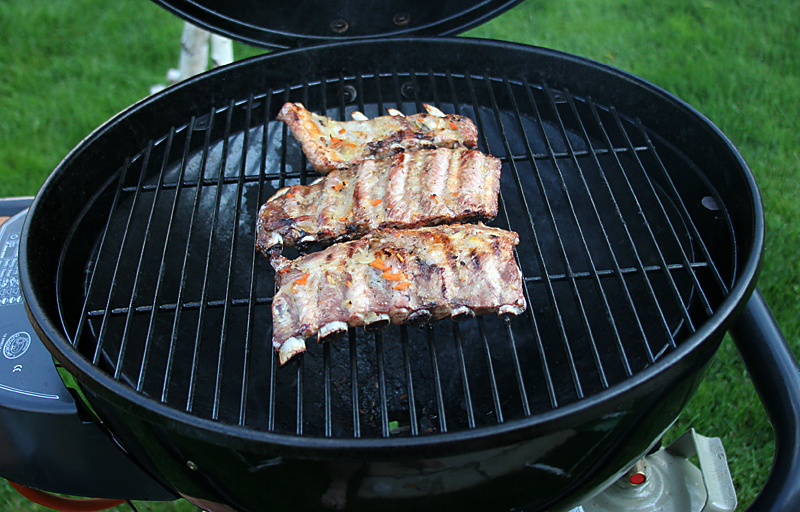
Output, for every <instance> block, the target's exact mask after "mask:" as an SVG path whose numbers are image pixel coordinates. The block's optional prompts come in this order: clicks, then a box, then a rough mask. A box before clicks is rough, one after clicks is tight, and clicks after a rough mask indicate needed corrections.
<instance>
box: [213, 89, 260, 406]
mask: <svg viewBox="0 0 800 512" xmlns="http://www.w3.org/2000/svg"><path fill="white" fill-rule="evenodd" d="M230 112H231V113H232V112H233V105H231V107H230ZM252 115H253V102H252V97H251V98H250V101H248V102H247V108H246V110H245V126H250V122H251V119H252ZM229 136H230V134H229V133H226V137H225V139H226V140H227V139H228V138H229ZM242 137H243V140H242V147H243V148H245V149H244V150H243V151H242V160H241V164H240V165H239V179H238V183H237V185H236V197H237V198H240V197H242V196H243V195H244V194H243V192H244V176H245V172H246V170H247V150H246V148H247V147H248V145H249V143H250V130H244V131H243V133H242ZM226 154H227V153H226ZM223 162H224V160H223ZM222 175H223V176H224V171H223V172H222ZM222 187H223V185H220V190H221V189H222ZM219 196H222V194H221V193H220V194H219ZM241 213H242V208H240V207H239V205H238V204H237V207H236V208H235V209H234V213H233V226H238V225H239V219H240V217H241ZM238 242H239V230H238V229H235V228H234V229H233V230H232V236H231V241H230V245H229V250H228V269H227V278H226V285H225V298H224V300H223V302H224V304H223V310H222V326H223V327H222V329H221V330H220V336H219V348H218V349H217V368H216V376H215V381H214V395H213V403H212V409H211V417H212V419H215V420H216V419H219V409H220V400H221V395H222V375H223V366H224V364H225V351H226V348H227V345H228V330H227V329H226V328H225V326H227V325H228V318H229V314H230V301H231V295H232V293H233V292H232V288H233V275H234V267H235V255H236V247H237V245H238ZM209 247H211V244H210V243H209ZM253 257H255V252H254V253H253ZM254 278H255V276H252V277H251V279H254ZM239 415H241V412H240V413H239Z"/></svg>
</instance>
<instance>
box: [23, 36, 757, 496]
mask: <svg viewBox="0 0 800 512" xmlns="http://www.w3.org/2000/svg"><path fill="white" fill-rule="evenodd" d="M423 57H424V58H423ZM284 101H302V102H303V103H304V104H306V106H307V107H309V108H310V109H311V110H316V111H323V112H326V113H328V114H329V115H331V116H333V117H338V118H342V119H345V118H347V116H348V115H349V112H352V111H353V110H359V111H362V112H365V113H367V114H368V115H369V116H374V115H378V114H379V113H381V112H382V111H383V109H385V108H387V107H391V108H398V109H399V110H401V111H404V112H407V113H411V112H417V111H420V110H421V104H422V103H423V102H428V103H432V104H435V105H437V106H439V107H440V108H441V109H442V110H444V111H445V112H457V113H460V114H462V115H467V116H469V117H471V118H473V119H474V120H475V121H476V124H477V125H478V128H479V131H480V133H481V134H482V138H481V142H480V145H481V147H480V149H482V150H483V151H485V152H488V153H491V154H493V155H494V156H497V157H498V158H500V159H501V160H502V161H503V170H502V172H503V178H502V184H501V208H500V214H499V215H498V218H497V219H496V220H495V221H494V222H493V225H497V226H500V227H505V228H509V229H513V230H515V231H517V232H518V233H520V236H521V239H523V240H524V242H523V243H521V244H520V246H519V249H518V251H517V256H518V258H519V263H520V266H521V268H522V270H523V273H524V276H525V284H526V292H527V295H526V298H527V299H528V303H529V309H528V311H527V312H526V314H525V315H521V316H520V317H517V318H515V319H513V320H511V321H501V320H499V319H497V318H488V317H487V318H479V319H474V320H470V321H468V322H465V323H451V322H449V321H448V322H439V323H436V324H434V325H431V326H428V327H424V328H405V327H402V328H398V327H392V328H390V329H387V330H386V331H382V332H380V333H377V334H369V335H367V334H365V333H363V332H360V331H358V332H357V331H355V330H351V332H350V334H349V337H347V338H345V339H343V340H340V341H338V342H334V343H332V344H324V345H313V344H311V343H310V345H312V346H310V347H309V352H308V353H307V354H305V355H304V356H303V357H301V358H298V359H297V360H295V361H293V362H291V363H290V364H288V365H286V366H284V367H278V365H277V361H276V357H275V356H274V354H273V352H272V350H271V348H270V346H269V345H270V344H269V335H270V330H269V328H270V321H271V316H270V301H271V296H272V292H273V289H274V282H273V280H272V274H271V272H272V271H271V269H270V268H269V265H268V264H267V262H266V260H264V259H263V258H261V257H259V256H257V255H256V254H255V252H254V249H253V244H254V241H255V237H254V226H255V214H256V212H257V209H258V206H259V205H260V204H261V203H262V202H263V201H265V200H266V199H267V198H268V197H269V196H270V195H271V194H272V193H273V192H274V191H275V190H277V189H278V188H280V187H282V186H285V185H290V184H293V183H307V182H310V181H311V180H313V179H314V174H313V172H312V171H311V170H310V169H309V168H308V166H307V164H306V162H305V160H304V159H303V157H302V155H301V153H300V151H299V147H298V146H297V144H295V143H294V142H293V141H292V140H290V138H289V139H287V134H286V130H285V128H284V127H282V126H280V125H279V124H278V123H277V122H275V121H274V117H275V114H276V113H277V110H278V109H279V108H280V106H281V105H282V104H283V102H284ZM66 199H68V200H66ZM83 205H87V206H85V207H84V206H83ZM31 212H32V213H31V214H30V215H29V216H28V219H27V220H26V225H25V231H24V233H23V236H24V239H25V243H24V244H23V247H22V258H21V272H22V274H23V283H24V285H25V288H24V291H25V298H26V305H27V306H28V308H29V311H30V314H31V316H32V318H33V319H34V320H35V322H34V324H35V327H36V328H37V332H38V333H39V334H40V337H42V339H43V340H44V342H45V343H46V344H47V345H48V347H49V348H50V350H51V351H52V352H53V353H54V355H55V357H56V358H57V359H58V360H59V361H60V362H61V364H62V365H64V367H65V368H67V369H68V370H69V371H70V372H71V373H73V374H74V375H75V377H76V378H77V380H78V381H79V382H80V384H81V386H82V387H83V388H84V392H85V394H86V396H87V397H88V402H89V403H90V404H91V406H92V408H93V409H94V410H95V411H96V412H97V414H98V416H99V418H100V419H102V421H103V424H104V425H105V427H106V428H108V429H109V431H110V432H112V433H113V434H114V435H115V436H116V437H117V438H118V439H119V440H120V441H121V443H122V444H123V445H125V446H126V447H127V448H128V450H129V451H130V452H131V454H132V455H133V456H134V457H135V458H137V459H138V460H139V461H140V462H141V463H142V464H143V465H145V466H147V467H149V468H150V469H151V470H152V471H153V472H154V473H155V474H157V475H160V478H161V479H162V480H163V481H164V482H165V483H166V484H167V485H168V486H169V487H171V488H173V489H175V490H176V492H179V493H181V494H183V495H187V496H190V497H193V498H197V499H203V500H208V501H211V502H216V503H225V504H228V505H230V506H232V507H234V508H235V509H236V510H241V511H250V510H252V511H256V510H282V509H289V508H291V509H309V510H313V509H316V508H319V507H320V506H321V504H323V503H325V502H326V500H334V501H335V500H336V499H345V500H346V502H347V506H348V508H349V509H350V508H352V509H354V510H355V509H363V510H370V509H378V508H380V509H382V510H386V509H389V508H395V507H400V508H404V509H405V508H408V507H414V508H419V509H426V508H431V509H432V508H441V507H442V506H445V505H446V504H449V505H455V504H458V505H462V506H464V507H465V508H467V506H468V508H477V509H481V510H488V509H492V508H496V509H498V510H503V509H507V508H509V507H517V506H524V507H527V508H528V509H530V510H544V509H546V508H554V507H556V506H566V505H567V504H568V503H570V502H572V501H575V500H579V499H580V498H581V497H583V496H585V495H586V494H587V493H589V492H592V491H593V490H596V489H598V488H599V487H600V486H601V485H602V484H603V483H604V482H606V481H608V480H609V479H613V478H614V477H615V476H618V475H619V474H620V473H621V472H622V471H624V470H625V469H627V467H629V466H630V464H632V463H633V461H635V460H636V459H638V458H639V457H641V456H642V455H643V454H644V453H646V452H647V451H648V450H649V449H651V448H652V447H653V446H654V444H655V443H656V442H657V440H658V439H659V438H660V436H661V434H662V433H663V432H664V431H665V430H666V429H667V428H668V427H669V425H670V424H671V423H672V422H673V421H674V419H675V418H676V417H677V416H678V414H679V412H680V410H681V409H682V408H683V406H684V405H685V403H686V402H687V401H688V399H689V397H690V396H691V394H692V393H693V391H694V390H695V388H696V386H697V384H698V382H699V380H700V378H701V377H702V373H703V369H704V368H705V366H706V364H707V362H708V360H709V358H710V357H711V355H712V354H713V353H714V351H715V350H716V348H717V346H718V344H719V342H720V340H721V337H722V333H723V332H724V331H725V329H726V328H727V327H728V325H729V323H730V321H731V319H732V318H733V315H734V314H735V313H736V312H737V310H738V309H739V308H740V307H742V304H743V303H744V300H745V299H746V298H747V297H748V296H749V294H750V293H751V292H752V289H753V285H754V281H753V280H754V277H755V275H756V272H757V268H758V262H759V256H760V251H761V243H762V237H763V234H762V230H763V222H762V219H761V207H760V202H759V198H758V194H757V191H756V189H755V185H754V183H753V180H752V177H751V175H750V173H749V171H748V169H747V167H746V166H745V164H744V163H743V161H742V160H741V158H740V157H739V155H738V153H737V152H736V150H735V149H734V148H733V147H732V146H731V145H730V143H729V142H728V141H727V140H726V139H725V137H724V136H723V135H722V134H721V133H720V132H719V131H718V130H717V129H716V128H715V127H714V126H713V125H711V123H709V122H708V121H707V120H705V119H704V118H703V117H702V116H701V115H700V114H698V113H697V112H695V111H694V110H693V109H691V108H690V107H688V106H687V105H685V104H684V103H682V102H681V101H679V100H677V99H675V98H674V97H672V96H671V95H669V94H667V93H665V92H663V91H661V90H659V89H657V88H656V87H654V86H652V85H650V84H647V83H646V82H643V81H642V80H640V79H637V78H635V77H632V76H630V75H627V74H624V73H622V72H619V71H617V70H614V69H611V68H608V67H605V66H602V65H599V64H596V63H592V62H589V61H586V60H583V59H580V58H576V57H572V56H568V55H565V54H561V53H558V52H553V51H548V50H541V49H536V48H531V47H524V46H519V45H512V44H506V43H495V42H487V41H472V40H465V39H459V40H449V39H436V40H427V39H407V40H396V39H393V40H378V41H370V42H369V43H343V44H336V45H328V46H318V47H314V48H310V49H306V50H293V51H287V52H282V53H279V54H274V55H271V56H266V57H259V58H255V59H251V60H248V61H243V62H240V63H237V64H234V65H232V66H229V67H226V68H224V69H220V70H217V71H214V72H211V73H209V74H206V75H204V76H202V77H199V78H196V79H192V80H190V81H188V82H186V83H183V84H181V85H178V86H176V87H174V88H172V89H170V90H168V91H166V92H164V93H162V94H159V95H156V96H154V97H152V98H149V99H147V100H144V101H143V102H141V103H139V104H137V105H135V106H133V107H132V108H131V109H129V110H128V111H126V112H124V113H122V114H121V115H120V116H118V117H117V118H115V119H113V120H111V121H110V122H109V123H108V124H106V125H104V126H103V127H101V128H99V129H98V130H97V131H96V132H95V133H94V134H93V135H92V136H90V137H89V138H87V140H86V141H85V142H84V143H83V144H82V145H81V146H79V147H78V148H76V150H75V151H74V152H73V153H71V154H70V155H69V156H68V157H67V158H66V159H65V161H64V162H63V163H62V164H61V165H60V166H59V168H58V169H57V170H56V171H55V172H54V173H53V175H52V176H51V177H50V178H49V180H48V182H47V183H46V184H45V186H44V187H43V189H42V191H41V192H40V194H39V195H38V196H37V198H36V200H35V201H34V204H33V206H32V209H31ZM34 242H35V243H34ZM43 242H44V243H43ZM33 269H36V270H35V271H34V270H33ZM336 496H339V498H336ZM342 496H343V498H342ZM328 504H330V503H328ZM336 504H337V503H336V502H335V503H334V505H336Z"/></svg>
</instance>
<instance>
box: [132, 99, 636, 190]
mask: <svg viewBox="0 0 800 512" xmlns="http://www.w3.org/2000/svg"><path fill="white" fill-rule="evenodd" d="M433 103H434V105H436V106H438V105H437V103H436V102H435V101H434V102H433ZM362 108H363V107H362ZM456 110H459V109H456ZM343 112H344V111H343ZM456 113H458V112H456ZM342 120H343V121H344V120H347V119H342ZM633 151H634V152H648V151H650V149H649V148H648V147H647V146H635V147H634V148H633ZM593 153H594V154H597V155H600V156H603V155H607V154H610V153H618V154H627V153H631V149H629V148H612V149H605V148H597V149H596V150H595V151H594V152H592V151H587V150H582V149H574V150H573V151H571V152H566V151H553V152H552V153H541V152H535V153H533V154H522V153H514V152H512V153H509V154H508V155H503V156H501V157H498V158H500V160H502V161H504V162H508V161H510V160H515V161H525V162H527V161H530V160H531V159H534V160H546V161H549V160H551V159H553V158H555V159H572V157H573V155H574V156H578V157H581V156H591V155H592V154H593ZM307 174H308V173H307V172H302V171H292V172H289V171H285V170H284V171H278V172H273V173H265V175H264V178H265V179H267V180H279V179H281V178H283V179H284V180H286V179H300V178H302V177H303V176H306V175H307ZM259 180H260V177H259V176H245V177H244V182H245V183H247V184H256V183H258V181H259ZM238 182H239V177H238V176H237V177H232V176H226V177H224V178H223V179H222V181H221V183H222V184H223V185H234V184H236V183H238ZM217 183H220V181H219V180H218V179H216V178H201V179H183V180H182V181H181V182H180V183H179V182H178V181H177V180H175V181H172V182H166V183H163V184H161V185H158V184H145V185H143V186H142V188H141V190H142V192H151V191H154V190H156V189H157V188H162V189H164V190H171V189H177V188H193V187H208V186H215V185H216V184H217ZM136 188H137V187H136V186H134V185H131V186H126V187H123V188H122V192H124V193H128V194H130V193H134V192H135V191H136Z"/></svg>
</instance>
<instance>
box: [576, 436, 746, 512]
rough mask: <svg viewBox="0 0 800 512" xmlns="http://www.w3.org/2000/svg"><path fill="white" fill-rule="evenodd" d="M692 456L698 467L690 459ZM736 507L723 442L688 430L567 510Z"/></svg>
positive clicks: (660, 511)
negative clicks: (588, 498) (602, 488)
mask: <svg viewBox="0 0 800 512" xmlns="http://www.w3.org/2000/svg"><path fill="white" fill-rule="evenodd" d="M695 456H696V457H697V462H698V463H699V465H700V468H699V469H698V467H697V466H695V465H694V464H693V463H692V462H690V460H689V459H691V458H692V457H695ZM736 505H737V500H736V492H735V490H734V488H733V481H732V479H731V475H730V471H729V469H728V461H727V457H726V456H725V450H724V448H723V447H722V441H721V440H720V439H719V438H717V437H714V438H709V437H704V436H701V435H699V434H697V433H696V432H695V431H694V429H690V430H688V431H687V432H685V433H684V434H683V435H681V436H680V437H679V438H678V439H676V440H675V441H674V442H673V443H671V444H670V445H669V446H667V447H666V448H662V449H660V450H658V451H657V452H656V453H654V454H652V455H648V456H647V457H645V458H643V459H641V460H639V461H638V462H636V464H634V466H633V467H632V468H631V469H630V470H629V471H628V472H627V473H626V474H625V475H624V476H622V477H621V478H619V479H618V480H617V481H616V482H614V483H613V484H612V485H610V486H608V487H607V488H606V489H605V490H603V491H602V492H601V493H600V494H598V495H596V496H594V497H593V498H591V499H590V500H589V501H587V502H586V503H584V504H582V505H581V506H579V507H577V508H573V509H572V510H570V511H569V512H628V511H630V512H634V511H636V512H733V510H735V509H736Z"/></svg>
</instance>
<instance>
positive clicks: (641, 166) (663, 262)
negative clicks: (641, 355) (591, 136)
mask: <svg viewBox="0 0 800 512" xmlns="http://www.w3.org/2000/svg"><path fill="white" fill-rule="evenodd" d="M611 113H612V114H613V115H614V122H615V123H616V125H617V128H618V130H619V131H620V132H621V133H622V135H623V136H624V138H625V141H626V143H627V144H628V147H631V146H632V143H631V139H630V136H629V134H628V130H626V129H625V126H624V125H623V124H622V120H621V119H620V117H619V112H617V110H616V109H615V108H613V107H612V109H611ZM634 157H635V160H636V163H637V165H638V170H639V171H640V172H641V175H642V176H643V177H644V179H645V181H646V183H647V185H648V187H649V192H650V193H651V195H652V196H653V197H655V200H656V203H657V204H658V205H659V209H660V213H661V217H662V218H663V219H664V220H665V221H666V224H667V225H668V226H669V229H670V234H671V235H672V238H673V240H674V242H675V244H676V246H677V247H678V249H679V250H680V251H681V256H682V260H683V265H684V267H685V268H686V269H687V270H689V272H688V273H689V276H690V277H691V278H692V281H693V283H694V285H695V289H696V290H698V292H699V294H700V296H701V298H702V301H703V308H704V309H705V311H706V314H707V315H708V316H711V315H712V314H713V311H712V310H711V305H710V303H709V302H708V298H707V297H706V295H705V293H704V292H703V288H702V286H700V283H699V281H698V280H697V276H696V275H695V274H694V272H691V267H690V265H689V259H688V258H687V257H686V252H685V251H684V250H683V246H682V245H681V243H680V240H679V239H678V235H677V233H676V232H675V226H674V224H673V222H672V220H671V219H670V218H669V215H667V212H666V210H665V209H664V204H663V202H662V201H661V199H660V198H659V197H658V194H657V193H656V190H655V187H654V186H653V182H652V180H651V178H650V176H649V175H648V173H647V170H646V168H645V165H644V163H643V162H642V160H641V158H639V155H638V154H634ZM634 197H635V198H636V201H637V203H638V201H639V199H638V197H636V195H635V194H634ZM640 211H641V212H642V217H641V218H642V223H643V225H644V226H645V227H646V228H647V231H648V234H649V235H650V237H651V239H652V240H653V242H654V243H655V244H656V252H657V254H658V257H659V261H660V262H661V265H662V266H663V267H664V268H665V269H666V267H667V262H666V260H665V258H664V252H663V250H662V245H661V244H658V242H657V241H656V237H655V234H653V230H652V227H651V225H650V222H648V220H647V217H646V216H645V213H644V210H643V209H641V208H640ZM664 275H665V276H666V277H667V280H668V281H669V284H670V291H671V292H672V294H673V296H674V297H675V300H676V303H677V304H678V305H679V306H680V309H681V314H682V315H683V317H684V320H686V322H687V323H688V324H689V325H690V327H691V329H692V330H693V331H694V330H695V327H694V325H693V322H692V319H691V315H690V314H689V311H688V309H687V308H686V305H685V304H684V302H683V300H682V299H681V295H680V291H679V290H678V286H677V284H676V283H675V280H674V279H673V277H672V273H671V272H667V271H665V272H664Z"/></svg>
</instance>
